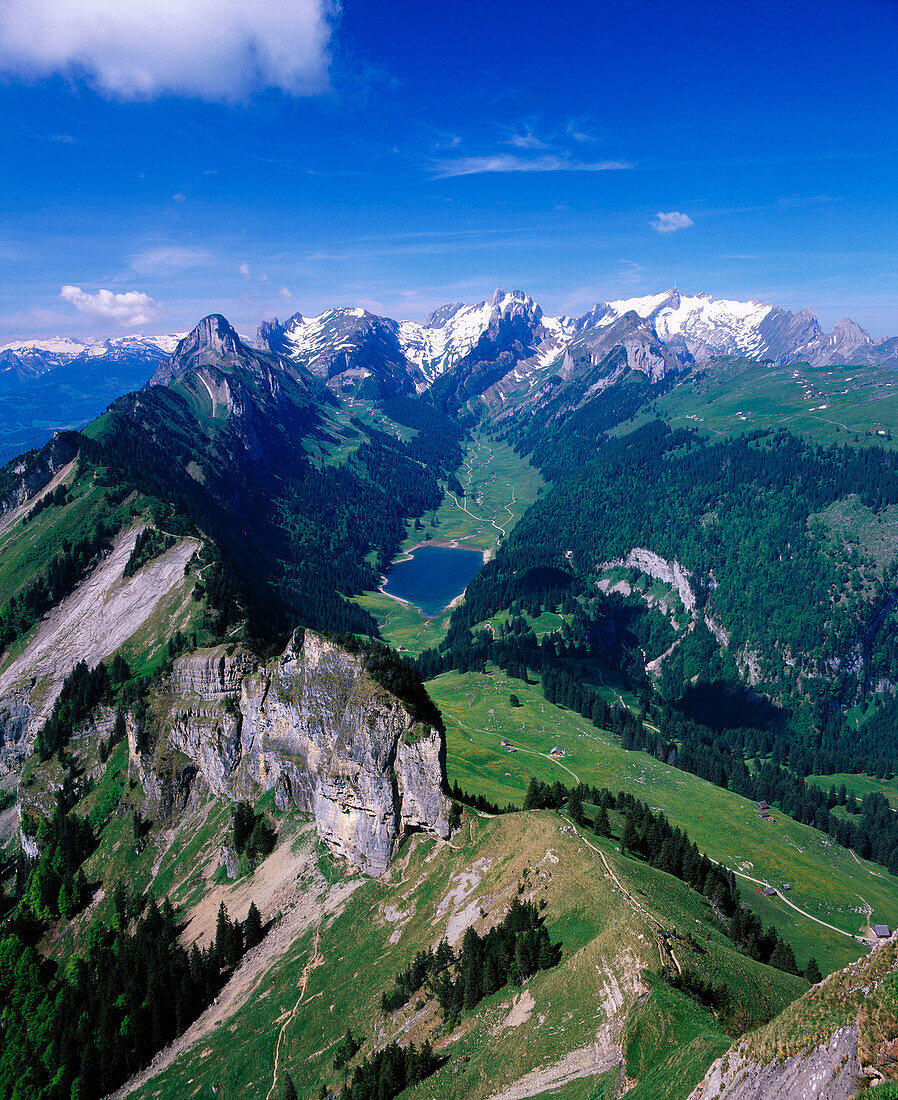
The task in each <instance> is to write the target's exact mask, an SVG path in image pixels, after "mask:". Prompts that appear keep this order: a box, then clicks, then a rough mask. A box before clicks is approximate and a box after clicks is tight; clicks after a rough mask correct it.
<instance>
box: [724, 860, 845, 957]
mask: <svg viewBox="0 0 898 1100" xmlns="http://www.w3.org/2000/svg"><path fill="white" fill-rule="evenodd" d="M721 866H723V864H721ZM726 870H727V871H729V870H731V868H729V867H727V868H726ZM733 874H734V875H737V876H738V877H739V878H745V879H748V881H749V882H754V883H756V884H757V885H758V886H765V887H766V886H769V885H770V883H769V882H764V881H762V880H761V879H759V878H752V877H751V875H745V874H743V873H742V872H741V871H736V870H733ZM777 897H778V898H779V899H780V901H782V902H785V903H786V905H788V906H789V907H790V908H791V909H794V910H795V912H796V913H801V915H802V916H803V917H807V918H808V920H812V921H814V922H815V923H816V924H822V925H823V927H824V928H830V929H832V931H833V932H838V933H839V935H840V936H847V937H848V938H849V939H851V940H853V939H855V938H856V937H855V934H854V933H853V932H846V931H845V929H844V928H836V926H835V925H834V924H827V922H826V921H825V920H821V919H820V918H819V917H813V916H811V914H810V913H806V912H805V911H804V909H799V907H798V906H797V905H796V904H795V902H794V901H789V899H788V898H787V897H783V895H782V893H780V891H779V890H778V891H777ZM858 897H860V894H858ZM862 900H863V899H862Z"/></svg>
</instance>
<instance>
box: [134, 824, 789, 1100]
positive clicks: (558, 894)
mask: <svg viewBox="0 0 898 1100" xmlns="http://www.w3.org/2000/svg"><path fill="white" fill-rule="evenodd" d="M563 825H564V823H563V822H562V821H561V820H560V818H559V817H558V816H557V815H555V814H552V813H549V812H545V811H543V812H538V813H530V814H514V815H510V816H508V817H504V818H496V819H492V820H485V819H482V818H476V817H475V818H473V819H469V820H468V824H467V825H466V826H465V827H464V828H463V830H462V832H461V833H459V834H457V835H456V838H455V843H456V844H459V843H462V844H463V847H462V848H461V849H458V850H453V848H451V847H449V846H448V845H444V844H440V843H438V842H435V841H433V840H430V839H425V838H420V837H419V838H417V842H416V843H413V844H411V845H410V846H409V848H407V849H406V852H405V858H402V857H400V858H398V859H397V861H396V862H395V863H394V865H393V868H392V869H391V871H390V872H389V873H388V874H387V875H385V876H384V877H383V878H381V879H379V880H368V881H366V882H364V883H363V884H362V885H361V886H360V887H359V888H358V889H357V890H356V892H355V894H354V895H353V896H352V897H351V899H350V901H349V903H348V905H347V907H346V908H345V910H344V911H343V912H342V913H341V914H339V915H338V916H337V917H336V919H335V920H333V922H332V923H327V922H326V923H325V924H323V925H322V926H321V928H320V938H319V939H318V941H317V952H318V960H319V962H318V965H316V966H315V967H314V968H312V969H310V970H309V971H308V985H307V988H306V991H305V999H304V1002H303V1004H302V1006H301V1010H300V1011H298V1012H297V1013H296V1014H295V1016H292V1017H289V1018H288V1016H289V1013H290V1011H291V1010H292V1009H293V1007H294V1006H295V1004H296V1001H297V996H298V987H299V986H300V982H301V975H302V973H303V970H304V968H305V966H306V964H307V962H308V961H309V959H310V955H311V952H312V950H313V943H314V937H313V936H312V934H311V932H310V933H308V934H306V935H305V936H303V937H301V938H300V939H299V940H298V941H296V942H295V943H294V944H293V945H292V947H291V949H290V951H289V953H288V954H287V955H286V956H285V957H284V959H283V960H282V961H281V962H280V963H278V964H276V965H275V967H274V968H273V969H272V971H271V972H270V973H268V974H267V975H265V976H264V978H262V980H261V981H260V985H259V988H260V989H262V990H263V992H262V993H261V995H260V996H257V997H255V998H254V999H252V1000H251V1001H250V1002H249V1003H248V1004H247V1005H246V1007H245V1008H244V1009H243V1010H241V1012H240V1013H239V1014H238V1015H237V1016H236V1017H235V1018H234V1019H233V1020H231V1021H230V1022H228V1023H227V1024H225V1025H224V1026H221V1027H219V1028H218V1029H217V1030H216V1031H215V1032H214V1033H213V1034H212V1035H211V1036H210V1037H209V1038H208V1039H207V1040H204V1043H203V1046H202V1050H201V1051H197V1050H194V1051H193V1052H192V1054H188V1055H186V1056H185V1057H182V1058H181V1059H180V1060H179V1061H178V1062H176V1063H175V1065H174V1066H172V1068H171V1069H169V1070H168V1071H167V1072H166V1073H165V1074H164V1075H163V1076H161V1077H160V1078H157V1079H156V1080H153V1081H152V1082H150V1083H149V1085H148V1086H147V1087H146V1088H144V1089H143V1090H141V1091H139V1092H138V1093H137V1094H136V1095H138V1096H147V1097H148V1096H151V1095H152V1096H156V1097H160V1098H162V1100H166V1098H174V1097H182V1096H188V1095H193V1096H197V1097H206V1096H212V1095H213V1092H212V1090H213V1088H214V1089H215V1090H216V1093H215V1095H219V1096H221V1095H225V1096H238V1095H239V1096H242V1097H247V1098H254V1097H260V1098H261V1097H264V1096H266V1095H267V1093H268V1090H269V1088H270V1087H271V1085H272V1077H273V1064H274V1063H273V1053H274V1049H275V1046H276V1043H277V1040H278V1035H279V1032H280V1029H281V1025H282V1024H283V1023H284V1021H285V1020H286V1021H287V1026H286V1027H285V1028H284V1031H283V1037H282V1040H281V1051H280V1067H281V1071H282V1072H283V1070H284V1069H286V1070H287V1071H289V1072H290V1074H291V1076H292V1077H293V1080H294V1081H295V1082H296V1085H297V1087H298V1089H299V1093H300V1095H301V1096H304V1097H312V1096H316V1095H317V1094H318V1090H319V1088H320V1085H321V1084H322V1083H326V1084H328V1085H331V1086H335V1085H337V1084H338V1083H339V1077H338V1076H337V1075H336V1074H335V1072H334V1071H333V1069H332V1067H331V1060H332V1056H333V1055H332V1048H333V1046H334V1045H335V1043H336V1042H337V1041H338V1040H339V1038H340V1037H341V1036H342V1034H343V1032H344V1031H345V1029H346V1028H347V1027H351V1028H352V1029H353V1031H354V1033H355V1034H356V1035H358V1036H360V1037H364V1038H365V1039H366V1040H367V1041H366V1043H365V1046H364V1048H363V1050H362V1054H361V1056H364V1055H365V1054H366V1053H370V1050H371V1045H370V1040H371V1039H372V1038H374V1039H376V1041H377V1042H378V1043H379V1044H380V1043H383V1042H385V1041H389V1039H390V1038H392V1037H393V1036H394V1035H397V1036H399V1035H402V1036H405V1037H408V1038H411V1039H413V1040H420V1039H421V1038H423V1037H424V1036H425V1035H432V1036H433V1037H434V1039H435V1042H436V1045H437V1046H438V1047H439V1048H442V1050H443V1052H444V1053H445V1054H446V1056H447V1057H448V1062H447V1063H446V1065H444V1066H443V1068H442V1069H441V1070H439V1071H438V1073H437V1074H436V1075H435V1076H434V1077H432V1078H431V1079H430V1080H429V1081H427V1082H425V1083H424V1084H422V1085H421V1086H419V1087H418V1088H417V1089H416V1090H413V1091H411V1092H409V1093H408V1095H409V1096H410V1097H421V1098H424V1097H434V1096H439V1097H440V1098H441V1100H443V1098H445V1100H463V1098H464V1100H468V1098H471V1100H476V1098H478V1097H486V1096H489V1095H491V1094H492V1093H493V1092H494V1091H495V1090H496V1089H498V1088H499V1087H500V1086H502V1085H506V1084H510V1083H512V1082H514V1081H515V1080H517V1079H519V1078H520V1077H522V1076H523V1075H524V1074H525V1073H527V1072H529V1071H530V1070H532V1069H533V1068H535V1067H540V1066H547V1065H552V1064H553V1063H555V1062H557V1061H558V1060H559V1059H560V1058H561V1057H562V1056H563V1055H565V1054H566V1053H567V1052H569V1051H571V1050H576V1049H579V1048H581V1047H586V1046H588V1045H589V1044H591V1043H592V1042H593V1041H594V1040H595V1037H596V1033H597V1030H598V1029H599V1028H600V1027H601V1026H602V1025H603V1024H604V1023H605V1022H606V1020H607V1015H608V1014H607V1013H606V1010H605V1007H604V1005H605V1003H606V1002H608V1003H611V1000H610V998H611V995H612V994H613V992H614V990H615V987H616V986H619V987H620V989H621V990H624V991H625V993H624V1000H625V1004H627V1005H629V1004H631V1003H632V1001H633V997H634V992H635V990H636V989H638V988H640V989H642V990H644V991H645V992H646V993H647V996H646V998H645V999H644V1000H643V1002H642V1004H641V1007H640V1008H639V1010H638V1012H636V1013H635V1014H634V1015H633V1016H632V1018H631V1019H629V1020H628V1021H627V1023H626V1024H625V1030H624V1043H625V1046H626V1049H627V1052H628V1056H630V1057H631V1058H632V1061H633V1066H632V1068H631V1067H630V1066H629V1065H628V1073H629V1074H630V1076H631V1077H633V1076H638V1077H639V1078H640V1080H639V1083H638V1085H637V1088H636V1089H635V1090H634V1092H633V1093H632V1095H633V1096H634V1097H642V1098H648V1097H653V1096H658V1095H664V1096H668V1097H677V1096H685V1095H687V1093H688V1091H689V1089H690V1088H691V1087H692V1085H693V1084H694V1083H695V1082H696V1081H697V1080H698V1079H699V1078H700V1076H701V1075H702V1073H703V1072H704V1070H705V1068H706V1067H707V1065H708V1064H709V1063H710V1062H711V1061H712V1060H713V1058H714V1057H716V1056H717V1055H719V1054H720V1053H721V1052H722V1051H723V1050H725V1049H726V1047H727V1046H728V1045H729V1043H728V1040H727V1039H726V1037H725V1036H723V1035H722V1034H721V1032H720V1029H719V1027H718V1026H717V1023H716V1020H715V1019H714V1017H713V1016H711V1015H709V1014H708V1013H705V1012H703V1011H701V1010H699V1009H697V1008H696V1007H695V1006H694V1005H693V1004H692V1002H691V1001H688V1000H686V999H685V998H684V997H683V996H682V995H681V994H678V993H675V992H673V991H671V990H669V989H668V988H667V987H661V988H660V989H656V988H655V982H654V980H653V979H652V978H651V977H650V976H646V978H644V979H641V978H640V972H641V970H642V968H643V967H649V968H653V969H657V968H658V967H659V966H660V959H661V950H662V948H661V946H660V945H661V938H660V936H659V928H660V927H667V928H672V929H673V930H674V944H675V946H674V950H675V952H676V954H677V957H678V960H679V961H680V963H681V965H684V966H690V967H692V968H694V969H696V970H698V971H699V972H701V973H703V974H706V975H708V976H712V975H713V977H714V980H715V981H721V980H725V981H727V982H728V983H729V984H730V985H731V986H732V987H733V988H738V989H740V990H742V991H743V994H744V996H745V997H746V998H747V999H748V1004H749V1006H750V1007H751V1009H752V1010H753V1011H756V1012H771V1011H776V1010H779V1009H780V1008H781V1007H782V1006H783V1005H784V1004H786V1003H787V1002H788V1001H790V1000H791V999H792V998H793V997H794V996H796V995H797V994H799V993H800V992H801V991H802V990H803V989H804V988H805V983H804V982H803V980H802V979H798V978H790V977H788V976H786V975H783V974H780V973H779V972H777V971H773V970H771V969H770V968H768V967H764V966H761V965H760V964H756V963H753V962H751V961H750V960H747V959H745V958H744V957H742V956H740V955H738V954H737V953H736V952H735V951H734V950H733V948H732V945H731V944H730V943H729V942H728V941H727V940H726V939H725V937H723V936H722V935H721V934H720V932H719V931H718V930H717V928H716V927H715V926H714V924H713V923H712V921H711V920H710V919H709V918H710V910H709V909H708V907H707V906H706V904H705V903H704V902H703V900H702V899H701V898H700V897H698V896H697V895H696V894H695V893H693V892H692V891H690V890H688V889H687V888H686V887H685V886H683V884H682V883H680V882H678V881H676V880H675V879H672V878H671V877H670V876H667V875H663V874H661V873H659V872H655V871H652V870H651V869H650V868H648V867H646V866H644V865H642V864H639V863H636V862H634V861H632V860H629V859H622V858H621V857H619V856H617V855H615V854H614V852H613V851H612V848H611V846H609V845H605V846H604V849H603V850H604V851H605V852H606V853H607V858H608V859H609V862H610V864H611V867H612V868H613V869H614V871H615V874H616V875H617V876H618V879H619V880H620V881H621V882H622V884H623V885H624V886H625V888H626V889H627V890H628V891H629V892H630V893H631V894H632V896H633V898H634V899H635V900H636V901H637V902H638V903H639V904H640V905H641V906H643V907H644V908H645V909H648V910H650V911H651V914H652V915H651V916H647V915H646V914H645V913H640V912H638V911H637V910H636V908H635V907H634V906H633V904H632V903H630V902H628V901H625V899H623V898H622V897H621V895H620V892H619V891H618V889H617V887H616V886H615V885H614V883H613V882H612V881H611V880H610V878H609V877H608V876H607V874H606V872H605V870H604V867H603V865H602V864H601V862H600V857H599V856H597V854H596V853H595V852H593V851H592V850H591V849H590V848H588V847H587V846H586V845H585V844H584V843H583V842H582V841H581V840H579V839H578V838H577V837H575V836H574V835H572V834H571V832H570V831H569V830H565V831H564V832H562V831H561V829H562V828H563ZM525 870H526V871H527V874H526V876H525ZM462 873H466V874H467V873H473V875H474V877H475V878H476V877H477V876H479V878H480V881H479V882H477V883H476V885H475V886H474V889H473V890H472V891H470V893H469V894H468V896H467V897H466V898H465V899H463V900H462V901H461V907H463V906H465V905H468V904H470V903H472V902H473V903H474V904H473V906H472V911H473V913H474V915H476V914H477V912H478V911H480V910H483V911H485V912H486V913H487V917H486V919H485V920H484V919H480V920H479V921H478V926H479V927H481V928H483V927H486V926H487V925H488V924H490V923H492V922H493V921H495V920H498V919H501V916H502V915H503V914H504V912H505V910H506V909H507V906H508V904H509V902H510V900H511V898H512V897H513V896H514V895H515V894H516V892H517V890H518V887H519V885H520V884H521V883H524V884H525V886H524V891H525V895H526V896H530V895H532V896H533V897H534V898H535V899H539V900H541V899H545V901H546V904H547V909H546V916H547V921H548V926H549V928H550V930H551V932H552V934H553V936H554V937H556V938H560V939H561V941H562V943H563V958H562V962H561V964H560V965H559V966H558V967H557V968H556V969H554V970H551V971H547V972H542V973H540V974H538V975H536V976H535V977H533V978H532V979H531V980H530V981H529V982H528V983H527V991H528V992H529V993H530V994H531V996H532V997H533V999H534V1002H535V1006H534V1009H533V1012H532V1014H531V1015H529V1018H527V1019H526V1020H525V1021H524V1022H523V1023H521V1024H520V1025H519V1026H517V1027H509V1026H503V1021H504V1019H505V1017H506V1016H507V1014H508V1011H509V1009H510V1007H511V1002H512V998H513V996H514V995H515V994H516V991H515V990H513V989H508V988H507V989H505V990H503V991H501V992H499V993H497V994H495V995H494V996H493V997H491V998H489V999H487V1000H486V1001H484V1002H482V1003H481V1004H480V1005H479V1006H478V1007H477V1009H476V1010H475V1011H473V1012H471V1013H465V1014H464V1015H463V1017H462V1021H461V1024H460V1027H459V1028H458V1029H457V1030H456V1031H455V1032H454V1033H453V1034H452V1036H449V1037H447V1036H446V1035H445V1034H444V1033H443V1032H442V1028H441V1026H440V1025H439V1021H438V1019H437V1018H436V1016H435V1014H434V1011H433V1006H432V1005H430V1004H427V1005H420V1006H419V1003H418V1002H419V1000H421V998H420V997H416V998H414V1000H413V1003H412V1005H411V1006H410V1007H409V1008H407V1009H404V1010H400V1011H399V1012H398V1013H396V1014H395V1015H394V1016H393V1017H391V1018H389V1019H384V1018H383V1017H382V1016H381V1015H380V1013H379V1012H378V1011H377V1009H376V1005H377V1003H378V1001H379V997H380V993H381V991H382V990H384V989H385V988H387V987H388V986H389V985H390V984H391V981H392V978H393V976H394V975H395V974H396V973H397V972H398V971H399V970H400V969H402V968H404V967H405V966H406V965H407V964H408V962H409V961H410V960H411V958H412V957H413V955H414V954H415V953H416V952H417V951H418V950H420V949H422V948H424V947H430V946H432V945H433V944H434V943H435V942H436V941H437V940H438V938H439V937H440V936H441V935H442V934H443V933H444V931H445V929H446V925H447V918H448V916H449V915H450V914H451V913H452V912H453V911H454V910H456V909H457V908H458V906H455V905H453V904H451V903H450V904H449V905H448V907H447V904H446V898H447V896H448V895H449V894H450V892H451V891H452V890H454V889H455V888H456V887H457V885H458V883H459V876H460V874H462ZM385 906H392V907H393V908H392V910H391V911H390V916H392V917H393V919H392V920H390V919H388V916H387V914H386V913H385ZM397 913H398V914H400V915H399V917H398V919H397V917H396V914H397ZM687 933H691V934H692V936H693V937H694V938H693V940H692V941H691V942H693V943H694V944H695V945H696V946H695V947H692V946H690V942H687V940H686V935H687ZM646 982H647V984H645V983H646ZM618 1003H619V1002H618ZM285 1014H287V1015H285ZM684 1052H685V1055H684ZM603 1080H607V1079H604V1078H599V1079H596V1078H595V1077H589V1076H587V1077H585V1078H583V1079H582V1080H579V1081H577V1082H575V1083H572V1084H570V1085H568V1086H567V1087H566V1088H565V1091H564V1092H563V1093H560V1094H559V1095H562V1096H564V1097H568V1098H569V1100H575V1098H577V1100H586V1098H587V1097H589V1096H590V1095H591V1094H592V1093H593V1092H594V1091H595V1090H596V1089H597V1088H598V1087H601V1086H602V1082H603ZM281 1084H282V1079H281V1080H279V1081H278V1087H280V1086H281ZM659 1089H661V1090H662V1091H660V1092H659V1091H658V1090H659ZM274 1095H278V1093H277V1091H276V1092H275V1093H274Z"/></svg>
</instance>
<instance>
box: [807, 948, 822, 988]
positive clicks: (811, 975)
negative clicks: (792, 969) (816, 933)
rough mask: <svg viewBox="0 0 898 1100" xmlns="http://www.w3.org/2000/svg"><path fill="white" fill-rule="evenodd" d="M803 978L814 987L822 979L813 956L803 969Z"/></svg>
mask: <svg viewBox="0 0 898 1100" xmlns="http://www.w3.org/2000/svg"><path fill="white" fill-rule="evenodd" d="M804 976H805V978H806V979H807V980H808V981H809V982H810V984H811V985H816V984H817V982H819V981H821V980H822V978H823V975H822V974H821V973H820V967H819V965H818V964H817V960H816V959H815V958H814V957H813V955H812V956H811V957H810V958H809V959H808V965H807V966H806V967H805V968H804Z"/></svg>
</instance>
